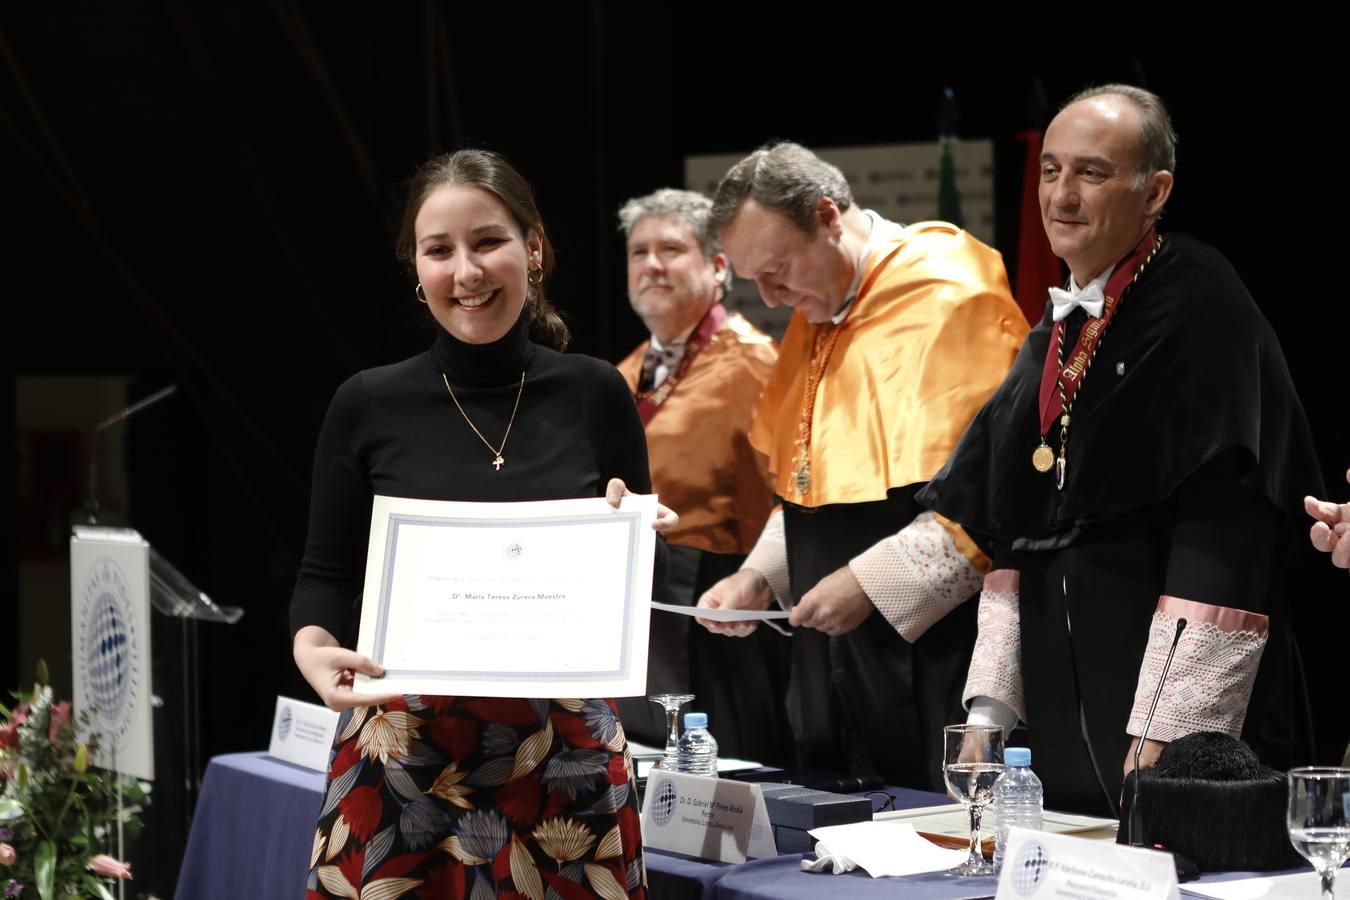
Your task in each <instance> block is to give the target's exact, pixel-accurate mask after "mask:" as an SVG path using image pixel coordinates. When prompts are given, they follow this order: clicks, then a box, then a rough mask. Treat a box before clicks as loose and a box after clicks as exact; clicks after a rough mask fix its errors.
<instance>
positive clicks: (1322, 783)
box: [1289, 768, 1350, 900]
mask: <svg viewBox="0 0 1350 900" xmlns="http://www.w3.org/2000/svg"><path fill="white" fill-rule="evenodd" d="M1289 840H1290V841H1291V842H1292V843H1293V845H1294V849H1295V850H1297V851H1298V852H1299V853H1302V854H1303V856H1304V857H1305V858H1307V860H1308V862H1310V863H1312V864H1313V868H1314V869H1316V870H1317V874H1318V875H1320V876H1322V897H1323V900H1333V896H1334V895H1333V894H1332V887H1333V886H1334V885H1335V882H1336V870H1337V869H1338V868H1340V865H1341V863H1343V862H1345V858H1346V856H1350V769H1333V768H1305V769H1291V770H1290V772H1289Z"/></svg>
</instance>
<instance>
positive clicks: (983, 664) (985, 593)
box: [961, 569, 1027, 722]
mask: <svg viewBox="0 0 1350 900" xmlns="http://www.w3.org/2000/svg"><path fill="white" fill-rule="evenodd" d="M1019 581H1020V575H1019V573H1018V572H1017V570H1016V569H995V570H994V571H993V572H990V573H989V574H988V575H986V576H985V577H984V590H982V591H981V592H980V616H979V633H978V635H977V636H976V638H975V652H974V653H973V654H972V655H971V657H970V670H969V672H968V673H967V675H966V688H965V690H964V691H962V692H961V700H962V702H963V703H967V704H969V703H970V702H971V700H973V699H975V698H976V697H989V698H991V699H993V700H997V701H998V702H999V703H1002V704H1003V705H1004V706H1006V707H1008V708H1009V709H1011V710H1012V711H1013V712H1014V713H1016V714H1017V718H1019V719H1021V720H1022V721H1023V722H1025V721H1026V720H1027V705H1026V700H1025V699H1024V698H1023V695H1022V626H1021V618H1020V615H1019V612H1018V608H1017V590H1018V584H1019Z"/></svg>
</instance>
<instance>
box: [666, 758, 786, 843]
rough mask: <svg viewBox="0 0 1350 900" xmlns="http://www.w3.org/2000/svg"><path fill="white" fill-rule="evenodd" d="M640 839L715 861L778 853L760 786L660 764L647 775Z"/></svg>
mask: <svg viewBox="0 0 1350 900" xmlns="http://www.w3.org/2000/svg"><path fill="white" fill-rule="evenodd" d="M642 843H643V844H644V845H645V846H647V847H651V848H653V849H656V850H668V851H670V852H672V853H683V854H685V855H686V856H696V857H698V858H699V859H708V860H713V861H714V862H727V863H743V862H745V860H746V859H747V858H749V857H755V858H758V859H766V858H773V857H775V856H777V855H778V850H777V848H776V847H775V845H774V840H773V826H771V825H770V824H769V810H768V808H767V807H766V806H765V805H764V795H763V794H762V793H760V790H759V785H757V784H752V783H749V782H744V781H730V780H727V779H723V778H711V777H709V776H706V775H687V774H685V773H683V772H667V771H664V770H662V769H654V770H652V773H651V774H650V775H648V776H647V793H646V795H645V796H644V797H643V802H642Z"/></svg>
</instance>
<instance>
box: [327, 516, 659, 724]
mask: <svg viewBox="0 0 1350 900" xmlns="http://www.w3.org/2000/svg"><path fill="white" fill-rule="evenodd" d="M655 518H656V497H655V495H644V496H637V495H629V496H626V497H624V498H623V501H622V504H621V505H620V507H619V508H618V509H614V508H613V507H611V506H610V505H609V504H608V503H607V502H606V501H605V499H604V498H603V497H591V498H586V499H583V500H549V501H538V502H529V503H458V502H447V501H436V500H407V499H400V498H396V497H382V496H377V497H375V501H374V505H373V509H372V511H371V521H370V551H369V553H368V555H367V557H366V580H365V593H364V595H363V597H364V600H363V603H362V608H361V632H360V637H359V638H358V640H357V647H356V649H357V650H358V651H359V652H361V653H363V654H365V655H366V656H369V657H370V658H371V659H373V660H374V661H375V662H377V663H379V664H381V665H382V666H384V669H385V675H384V677H383V678H370V677H368V676H366V675H361V674H358V675H357V676H356V679H355V685H354V688H353V689H354V690H355V691H356V692H357V693H361V694H384V693H402V694H439V695H471V696H478V697H631V696H640V695H642V694H644V693H646V683H647V629H648V622H649V619H650V615H651V608H650V606H649V605H648V604H649V601H650V599H651V585H652V561H653V558H654V556H655V539H656V535H655V532H654V531H653V530H652V522H653V521H655Z"/></svg>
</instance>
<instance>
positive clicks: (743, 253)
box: [722, 199, 857, 324]
mask: <svg viewBox="0 0 1350 900" xmlns="http://www.w3.org/2000/svg"><path fill="white" fill-rule="evenodd" d="M822 203H823V204H828V206H829V209H828V210H826V211H825V212H823V213H822V211H821V210H820V209H819V208H818V209H817V215H816V219H815V222H816V230H815V233H814V234H813V235H808V234H806V233H805V232H803V231H802V230H801V229H800V228H798V227H797V226H796V225H794V224H792V222H791V221H790V220H789V219H788V217H787V216H785V215H783V214H782V213H780V212H777V211H775V210H771V209H769V208H767V207H764V206H761V205H760V204H759V203H757V202H755V201H754V200H751V199H747V200H746V201H745V202H744V203H743V204H741V208H740V210H739V211H738V212H737V213H736V216H735V218H733V219H732V220H731V221H730V222H729V223H728V224H727V226H726V227H725V228H723V229H722V246H724V247H725V248H726V251H727V257H728V258H729V259H730V260H731V264H732V266H733V267H735V269H736V271H737V272H738V273H740V275H741V276H742V277H744V278H753V279H754V280H755V286H756V287H758V288H759V296H760V297H761V298H763V300H764V303H765V305H766V306H769V307H770V308H773V307H777V306H779V305H783V306H787V307H790V308H791V309H795V310H797V311H798V312H800V313H801V314H802V315H803V316H804V317H805V318H806V320H807V321H808V322H812V323H814V324H821V323H823V322H828V321H829V320H830V319H832V318H833V317H834V316H835V315H836V314H838V312H839V309H840V307H842V306H843V305H844V300H845V295H846V294H847V293H848V288H849V285H850V284H852V282H853V272H854V269H855V268H856V264H857V261H856V260H853V261H850V260H848V259H847V257H846V254H845V253H844V251H843V248H842V246H841V245H840V240H839V237H840V233H841V231H840V224H839V223H840V213H839V210H838V208H837V207H835V206H834V204H833V203H831V202H830V201H822Z"/></svg>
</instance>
